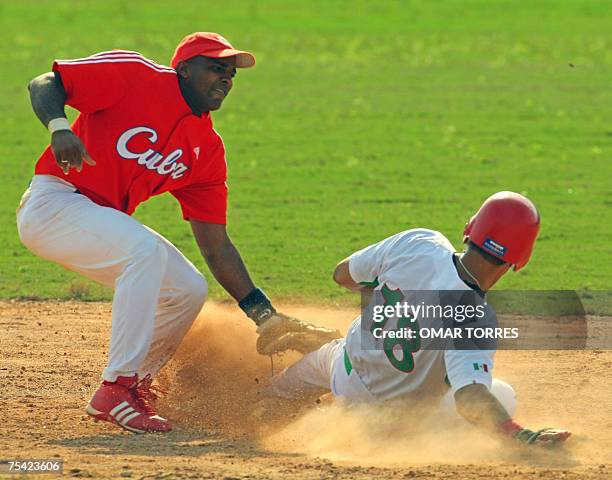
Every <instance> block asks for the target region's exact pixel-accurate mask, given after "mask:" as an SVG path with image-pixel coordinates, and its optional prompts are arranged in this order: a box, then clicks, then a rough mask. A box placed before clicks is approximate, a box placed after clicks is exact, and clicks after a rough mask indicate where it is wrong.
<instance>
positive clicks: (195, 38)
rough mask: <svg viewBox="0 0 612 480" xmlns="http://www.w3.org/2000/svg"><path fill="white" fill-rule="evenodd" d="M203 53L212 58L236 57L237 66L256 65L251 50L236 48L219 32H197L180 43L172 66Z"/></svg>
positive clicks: (247, 66)
mask: <svg viewBox="0 0 612 480" xmlns="http://www.w3.org/2000/svg"><path fill="white" fill-rule="evenodd" d="M198 55H202V56H203V57H210V58H228V57H236V67H237V68H249V67H252V66H253V65H255V57H254V56H253V54H251V53H249V52H243V51H242V50H236V49H235V48H234V47H232V45H231V44H230V43H229V42H228V41H227V40H226V39H225V38H223V37H222V36H221V35H219V34H218V33H212V32H195V33H192V34H191V35H187V36H186V37H185V38H183V40H181V43H179V44H178V46H177V47H176V50H175V51H174V55H173V56H172V61H171V63H170V66H171V67H172V68H176V66H177V65H178V64H179V62H182V61H183V60H189V59H190V58H193V57H197V56H198Z"/></svg>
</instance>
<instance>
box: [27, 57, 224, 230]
mask: <svg viewBox="0 0 612 480" xmlns="http://www.w3.org/2000/svg"><path fill="white" fill-rule="evenodd" d="M53 71H56V72H59V73H60V74H61V77H62V82H63V84H64V89H65V90H66V95H67V99H66V104H67V105H70V106H71V107H74V108H76V109H77V110H79V111H80V112H81V113H80V114H79V116H78V118H77V119H76V120H75V122H74V124H73V125H72V130H73V131H74V133H75V134H76V135H78V137H79V138H80V139H81V141H82V142H83V144H84V145H85V148H86V149H87V151H88V152H89V154H90V155H91V157H92V158H93V159H94V160H95V161H96V165H95V166H90V165H87V164H85V163H84V164H83V170H82V171H81V172H80V173H78V172H77V171H76V170H75V169H71V170H70V173H69V174H68V175H64V173H63V172H62V170H61V169H60V168H59V166H58V165H57V164H56V163H55V157H54V156H53V153H52V152H51V148H50V147H47V149H46V150H45V151H44V152H43V154H42V155H41V157H40V158H39V160H38V162H37V164H36V169H35V172H36V174H44V175H55V176H57V177H60V178H62V179H65V180H67V181H69V182H70V183H72V184H73V185H74V186H75V187H76V188H78V189H79V191H80V192H81V193H83V194H84V195H87V196H88V197H89V198H91V199H92V200H93V201H94V202H96V203H98V204H99V205H102V206H106V207H112V208H115V209H117V210H121V211H122V212H125V213H127V214H128V215H131V214H132V213H133V212H134V210H135V209H136V207H137V206H138V204H140V203H141V202H143V201H145V200H147V199H148V198H150V197H151V196H153V195H159V194H160V193H164V192H170V193H171V194H172V195H174V196H175V197H176V198H177V200H178V201H179V203H180V205H181V208H182V211H183V217H184V218H185V219H192V220H200V221H204V222H209V223H217V224H225V223H226V207H227V185H226V178H227V168H226V163H225V148H224V146H223V141H222V140H221V137H220V136H219V135H218V134H217V132H215V130H214V129H213V126H212V121H211V119H210V116H209V115H208V114H203V115H202V116H201V117H198V116H197V115H195V114H193V113H192V111H191V109H190V108H189V106H188V105H187V103H186V102H185V100H184V99H183V96H182V95H181V91H180V89H179V84H178V78H177V73H176V71H175V70H174V69H172V68H170V67H165V66H162V65H157V64H156V63H154V62H152V61H151V60H148V59H147V58H145V57H143V56H142V55H140V54H139V53H136V52H128V51H124V50H114V51H111V52H102V53H98V54H96V55H92V56H91V57H87V58H82V59H77V60H56V61H55V62H54V63H53Z"/></svg>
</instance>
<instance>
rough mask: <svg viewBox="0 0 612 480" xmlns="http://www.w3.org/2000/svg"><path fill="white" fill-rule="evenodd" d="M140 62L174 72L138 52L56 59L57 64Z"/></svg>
mask: <svg viewBox="0 0 612 480" xmlns="http://www.w3.org/2000/svg"><path fill="white" fill-rule="evenodd" d="M129 62H132V63H142V64H143V65H146V66H147V67H149V68H151V69H153V70H155V71H156V72H160V73H173V74H176V70H174V69H173V68H170V67H165V66H163V65H158V64H157V63H155V62H152V61H151V60H148V59H147V58H145V57H143V56H142V55H140V54H139V53H136V52H134V53H129V54H126V53H121V54H113V53H111V54H106V53H104V54H98V55H94V56H91V57H85V58H76V59H73V60H57V64H58V65H87V64H93V63H129Z"/></svg>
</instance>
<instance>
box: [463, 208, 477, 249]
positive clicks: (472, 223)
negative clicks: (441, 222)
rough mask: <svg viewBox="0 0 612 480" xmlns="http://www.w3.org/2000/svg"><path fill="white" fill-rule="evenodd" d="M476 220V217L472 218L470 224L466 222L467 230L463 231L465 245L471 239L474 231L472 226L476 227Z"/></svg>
mask: <svg viewBox="0 0 612 480" xmlns="http://www.w3.org/2000/svg"><path fill="white" fill-rule="evenodd" d="M474 218H476V215H474V216H473V217H472V218H470V220H469V222H466V224H465V228H464V229H463V243H467V241H468V240H469V239H470V233H471V231H472V226H473V225H474Z"/></svg>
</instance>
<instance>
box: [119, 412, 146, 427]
mask: <svg viewBox="0 0 612 480" xmlns="http://www.w3.org/2000/svg"><path fill="white" fill-rule="evenodd" d="M138 415H140V412H132V413H131V414H129V415H128V416H126V417H123V420H119V419H117V421H118V422H119V423H121V425H126V424H128V423H129V422H130V420H132V419H133V418H136V417H137V416H138Z"/></svg>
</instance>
